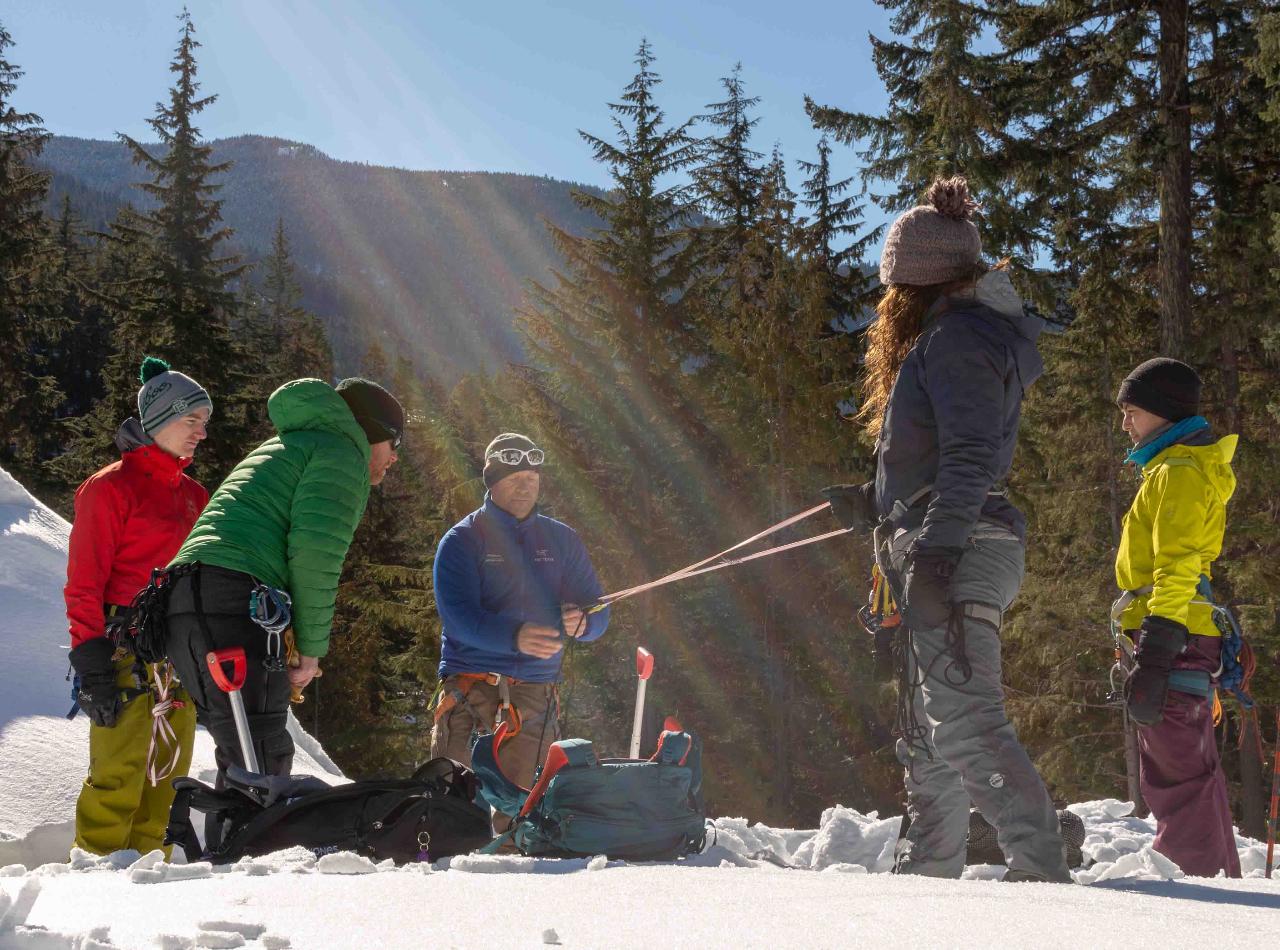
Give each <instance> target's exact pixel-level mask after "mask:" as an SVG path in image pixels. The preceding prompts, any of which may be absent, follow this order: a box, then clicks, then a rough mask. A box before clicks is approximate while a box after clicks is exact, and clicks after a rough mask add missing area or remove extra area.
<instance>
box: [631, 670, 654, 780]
mask: <svg viewBox="0 0 1280 950" xmlns="http://www.w3.org/2000/svg"><path fill="white" fill-rule="evenodd" d="M652 675H653V654H652V653H650V652H649V651H648V650H646V649H645V648H644V647H636V717H635V719H634V720H633V721H632V724H631V758H633V759H638V758H640V731H641V727H642V726H643V725H644V691H645V687H646V686H647V685H648V684H649V677H650V676H652Z"/></svg>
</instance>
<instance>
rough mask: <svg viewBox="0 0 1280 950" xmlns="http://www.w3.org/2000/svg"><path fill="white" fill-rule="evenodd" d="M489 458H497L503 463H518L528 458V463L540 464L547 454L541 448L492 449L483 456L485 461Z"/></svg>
mask: <svg viewBox="0 0 1280 950" xmlns="http://www.w3.org/2000/svg"><path fill="white" fill-rule="evenodd" d="M490 459H497V460H498V461H499V462H501V463H502V464H503V465H519V464H521V463H522V462H524V460H525V459H528V460H529V464H530V465H541V464H542V463H543V462H545V461H546V459H547V455H546V453H545V452H543V451H542V449H494V450H493V451H492V452H490V453H489V454H488V455H486V456H485V457H484V460H485V462H488V461H489V460H490Z"/></svg>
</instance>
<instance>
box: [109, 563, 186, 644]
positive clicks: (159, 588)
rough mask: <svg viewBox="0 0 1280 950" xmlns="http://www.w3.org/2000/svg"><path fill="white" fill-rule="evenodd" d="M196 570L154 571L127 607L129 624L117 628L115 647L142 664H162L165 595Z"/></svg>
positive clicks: (179, 567) (181, 566) (165, 633)
mask: <svg viewBox="0 0 1280 950" xmlns="http://www.w3.org/2000/svg"><path fill="white" fill-rule="evenodd" d="M198 570H199V565H198V564H175V565H174V566H173V567H171V568H163V567H157V568H155V569H154V570H153V571H152V572H151V581H150V582H149V583H148V584H147V586H146V587H144V588H142V590H140V591H139V592H138V594H137V596H136V597H134V598H133V601H132V603H130V604H129V620H128V623H127V624H126V625H124V626H122V627H121V628H120V634H119V640H118V641H117V645H118V646H122V647H124V648H125V649H127V650H129V651H130V652H131V653H132V654H133V655H134V656H136V657H137V658H138V659H139V660H141V661H142V662H143V663H159V662H161V661H162V660H164V658H165V654H166V650H167V646H166V641H167V639H168V621H167V617H166V614H167V612H168V606H169V592H170V590H171V589H172V587H173V582H174V581H176V580H177V579H178V578H180V577H185V576H186V575H188V574H195V573H196V572H197V571H198Z"/></svg>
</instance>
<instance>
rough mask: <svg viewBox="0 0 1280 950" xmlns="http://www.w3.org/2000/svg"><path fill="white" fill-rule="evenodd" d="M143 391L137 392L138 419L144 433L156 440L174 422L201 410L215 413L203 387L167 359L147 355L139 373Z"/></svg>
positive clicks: (211, 401)
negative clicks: (160, 432)
mask: <svg viewBox="0 0 1280 950" xmlns="http://www.w3.org/2000/svg"><path fill="white" fill-rule="evenodd" d="M138 378H139V379H140V380H141V381H142V388H141V389H139V390H138V418H139V419H140V420H141V421H142V430H143V431H144V432H146V434H147V435H149V436H151V437H152V438H155V435H156V433H157V432H159V431H160V430H161V429H163V428H164V427H165V426H166V425H168V424H169V423H170V422H172V421H173V420H174V419H179V418H181V417H182V416H185V415H187V413H190V412H194V411H195V410H197V409H200V408H202V407H203V408H207V409H208V410H209V411H210V412H212V411H213V400H212V399H210V398H209V394H208V393H207V392H205V390H204V387H203V386H201V385H200V384H199V383H197V382H196V381H195V380H194V379H192V378H191V377H190V376H186V375H184V374H182V373H179V372H178V371H177V370H172V369H170V368H169V364H168V363H166V362H165V361H164V360H161V359H156V357H154V356H148V357H147V358H146V359H144V360H143V361H142V369H141V371H140V372H139V373H138Z"/></svg>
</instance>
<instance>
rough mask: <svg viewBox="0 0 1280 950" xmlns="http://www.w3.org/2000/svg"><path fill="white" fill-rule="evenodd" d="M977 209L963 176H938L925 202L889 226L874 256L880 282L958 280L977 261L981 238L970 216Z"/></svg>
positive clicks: (914, 282) (902, 282) (916, 283)
mask: <svg viewBox="0 0 1280 950" xmlns="http://www.w3.org/2000/svg"><path fill="white" fill-rule="evenodd" d="M977 207H978V205H977V202H975V201H973V200H972V199H971V198H970V197H969V185H968V182H966V181H965V180H964V179H963V178H961V177H959V176H957V177H955V178H940V179H938V180H937V181H935V182H934V183H933V185H932V186H931V187H930V188H929V193H928V194H927V195H926V196H925V203H924V204H922V205H918V206H916V207H914V208H912V209H911V210H910V211H907V212H906V213H905V214H903V215H901V216H900V217H899V218H898V220H897V221H895V222H893V226H892V227H890V228H889V237H888V238H887V239H886V240H885V242H884V253H883V254H882V255H881V256H880V283H882V284H914V285H916V286H921V287H925V286H928V285H930V284H945V283H948V282H950V281H953V280H961V279H963V278H965V277H968V276H970V275H971V274H972V273H973V270H974V267H975V265H977V263H978V261H979V260H980V259H981V257H982V240H981V238H979V237H978V226H977V225H976V224H974V223H973V221H972V220H971V217H970V216H971V215H972V213H973V212H974V210H975V209H976V208H977Z"/></svg>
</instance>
